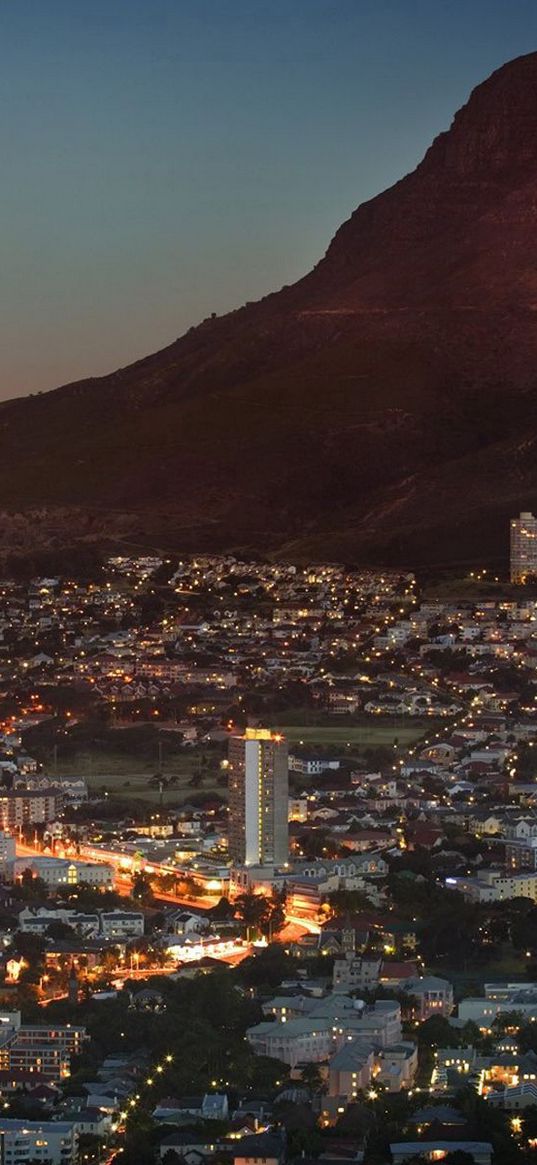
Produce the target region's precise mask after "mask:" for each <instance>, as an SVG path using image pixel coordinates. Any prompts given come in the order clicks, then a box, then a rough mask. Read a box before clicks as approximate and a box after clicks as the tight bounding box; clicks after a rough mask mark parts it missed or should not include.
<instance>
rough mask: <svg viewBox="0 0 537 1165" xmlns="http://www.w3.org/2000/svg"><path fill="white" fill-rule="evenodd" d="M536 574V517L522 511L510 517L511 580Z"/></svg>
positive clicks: (520, 581) (518, 581) (523, 580)
mask: <svg viewBox="0 0 537 1165" xmlns="http://www.w3.org/2000/svg"><path fill="white" fill-rule="evenodd" d="M533 575H535V576H537V518H534V516H533V514H530V513H526V512H523V513H521V515H520V517H519V518H512V519H511V582H513V583H523V582H525V581H526V579H527V578H529V577H532V576H533Z"/></svg>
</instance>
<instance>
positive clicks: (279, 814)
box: [229, 728, 289, 866]
mask: <svg viewBox="0 0 537 1165" xmlns="http://www.w3.org/2000/svg"><path fill="white" fill-rule="evenodd" d="M288 797H289V770H288V754H287V743H286V741H285V740H284V739H283V737H281V736H279V735H276V734H273V733H272V732H270V731H269V730H268V729H266V728H247V729H246V730H245V733H244V735H243V736H232V737H231V740H230V743H229V853H230V857H231V859H232V861H233V862H234V863H235V864H237V865H242V866H273V865H274V866H279V865H283V864H284V863H285V862H286V861H287V858H288V853H289V836H288V823H287V822H288Z"/></svg>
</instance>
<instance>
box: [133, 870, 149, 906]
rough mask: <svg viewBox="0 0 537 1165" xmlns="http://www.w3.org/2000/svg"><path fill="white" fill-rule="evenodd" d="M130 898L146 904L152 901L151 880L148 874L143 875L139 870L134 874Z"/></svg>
mask: <svg viewBox="0 0 537 1165" xmlns="http://www.w3.org/2000/svg"><path fill="white" fill-rule="evenodd" d="M131 896H132V897H133V898H134V899H135V901H136V902H144V903H148V902H152V901H153V889H152V886H151V879H150V878H149V875H148V874H146V873H144V871H143V870H140V871H139V873H137V874H135V875H134V878H133V879H132V890H131Z"/></svg>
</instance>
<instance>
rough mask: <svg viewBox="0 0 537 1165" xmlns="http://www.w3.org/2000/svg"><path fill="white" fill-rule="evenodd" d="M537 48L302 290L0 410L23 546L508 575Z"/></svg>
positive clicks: (535, 472)
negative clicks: (155, 550) (461, 567)
mask: <svg viewBox="0 0 537 1165" xmlns="http://www.w3.org/2000/svg"><path fill="white" fill-rule="evenodd" d="M536 388H537V53H531V54H529V55H528V56H524V57H520V58H518V59H516V60H514V61H511V62H509V63H508V64H506V65H504V66H503V67H502V68H500V69H498V70H497V71H496V72H495V73H493V74H492V76H491V77H490V78H489V79H488V80H487V81H485V82H484V83H483V84H481V85H479V86H478V87H477V88H476V89H475V90H474V92H473V93H472V94H471V96H470V99H469V101H468V103H467V104H466V105H465V106H464V108H462V109H461V110H460V111H459V112H458V113H457V114H456V116H455V118H454V121H453V123H452V125H451V127H450V129H449V130H448V131H447V132H446V133H442V134H441V135H440V136H439V137H438V138H436V140H435V141H434V142H433V144H432V146H431V147H430V149H429V150H428V152H427V153H426V155H425V157H424V159H423V161H422V162H421V163H420V165H419V166H418V167H417V169H416V170H414V172H413V173H411V174H409V175H407V176H406V177H405V178H403V179H402V180H401V181H400V182H398V183H396V185H395V186H393V187H392V188H391V189H389V190H387V191H385V192H384V193H383V194H380V195H379V196H378V197H376V198H373V199H372V200H371V201H369V202H366V203H364V204H363V205H362V206H360V207H359V208H358V209H357V210H356V211H355V212H354V214H353V215H352V216H351V218H350V219H349V220H348V221H347V222H346V223H344V224H343V226H341V227H340V229H339V230H338V231H337V233H336V235H335V237H334V239H333V240H332V242H331V244H330V246H329V248H328V250H327V252H326V254H325V256H324V258H323V259H322V260H321V261H320V262H319V263H318V264H317V266H316V267H315V268H314V270H313V271H311V272H310V273H309V274H308V275H306V276H305V277H304V278H303V279H301V280H300V281H299V282H298V283H296V284H294V285H293V286H292V287H285V288H283V289H282V290H281V291H279V292H277V293H275V294H273V295H269V296H266V297H265V298H264V299H262V300H261V301H260V302H258V303H252V304H247V305H246V306H245V307H243V308H241V309H240V310H238V311H234V312H231V313H229V314H228V315H226V316H223V317H221V318H214V319H209V320H205V321H204V322H203V323H202V324H201V325H200V326H199V327H197V328H191V329H190V331H189V332H187V333H186V335H184V336H182V337H181V338H180V339H178V340H177V341H175V343H173V344H171V345H170V346H169V347H168V348H166V349H164V350H163V351H161V352H158V353H156V354H155V355H152V356H149V357H148V358H147V359H144V360H141V361H138V362H137V363H136V364H133V365H131V366H130V367H128V368H125V369H122V370H120V371H118V372H115V373H113V374H112V375H110V376H106V377H103V378H101V379H98V380H85V381H81V382H79V383H77V384H70V385H67V386H65V387H63V388H60V389H57V390H55V391H53V392H50V393H46V394H42V395H41V394H40V395H38V396H34V397H30V398H23V399H19V400H14V401H9V402H6V403H4V404H3V405H1V406H0V497H1V498H2V499H3V503H2V510H3V511H4V512H3V514H2V523H1V530H2V534H1V535H0V538H1V539H3V543H4V546H11V547H13V546H20V547H25V546H28V545H35V543H36V541H37V542H38V543H39V542H41V543H42V544H55V543H58V542H59V543H61V542H62V541H63V542H66V541H68V540H69V539H72V538H73V537H77V538H81V539H84V540H87V541H92V540H94V541H105V542H106V544H107V545H110V546H111V545H114V546H118V547H121V546H125V547H129V548H134V547H136V546H148V547H149V546H155V547H161V548H172V547H175V548H182V549H184V550H185V551H188V550H201V549H226V550H242V551H246V550H247V551H248V552H252V551H255V552H257V553H260V554H275V555H278V554H279V555H281V556H291V557H293V556H294V557H304V556H310V557H312V558H328V559H335V558H342V559H344V560H346V561H353V562H360V561H379V562H385V563H386V564H389V563H395V562H398V563H403V564H406V565H408V566H412V565H413V564H415V563H416V564H422V563H428V564H430V565H434V564H439V565H440V564H441V565H449V564H456V563H462V562H466V561H469V562H470V561H471V562H478V561H485V560H487V561H491V562H496V561H501V560H502V557H505V554H506V547H507V531H508V526H507V520H508V517H509V516H510V515H511V514H513V513H515V512H516V511H517V510H519V509H521V508H522V509H531V508H532V506H533V507H537V456H536V453H537V392H536Z"/></svg>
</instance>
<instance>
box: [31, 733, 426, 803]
mask: <svg viewBox="0 0 537 1165" xmlns="http://www.w3.org/2000/svg"><path fill="white" fill-rule="evenodd" d="M287 718H288V717H286V716H285V715H284V716H282V720H286V719H287ZM289 718H290V719H298V717H297V715H296V713H295V714H293V713H291V715H290V716H289ZM308 718H309V719H310V720H311V718H313V717H312V716H311V713H310V717H304V719H308ZM318 719H319V720H321V723H317V724H312V723H311V722H310V723H295V724H285V723H282V722H278V723H277V724H273V728H274V730H275V731H281V732H282V733H283V734H284V735H285V736H286V738H287V740H288V741H289V743H290V745H293V744H296V743H299V742H303V743H304V745H306V746H312V747H315V746H324V747H325V748H329V749H330V748H333V749H334V751H336V752H337V753H338V754H340V755H344V756H345V757H346V758H348V760H349V761H351V762H353V761H359V760H360V757H361V756H362V755H363V753H364V752H365V751H366V750H367V749H373V748H379V747H385V748H391V747H392V746H393V744H394V741H395V740H397V742H398V745H399V748H400V749H405V748H407V747H409V746H410V745H411V744H413V743H414V741H416V740H419V738H420V737H424V736H426V735H427V734H428V733H432V732H433V731H434V730H435V724H434V722H433V721H430V720H410V719H408V718H406V717H405V718H404V719H403V718H398V719H397V720H394V719H393V718H392V717H389V718H387V719H383V718H382V719H381V718H380V717H373V716H364V715H361V716H356V717H354V718H353V723H349V722H347V723H346V724H344V725H343V724H334V722H333V719H331V722H330V723H329V724H327V723H326V722H324V721H326V717H325V716H323V715H322V714H321V715H320V716H318ZM167 749H168V755H167ZM170 753H171V754H170ZM224 756H225V748H224V747H222V748H221V749H218V750H215V749H213V750H205V751H204V750H203V749H192V750H190V749H188V750H178V749H177V748H174V747H173V745H166V744H164V746H163V750H162V761H163V773H164V778H165V779H170V778H172V783H170V784H168V785H167V786H166V787H165V789H164V792H163V804H164V806H165V807H166V806H167V807H168V808H173V807H175V806H178V805H181V804H183V803H184V802H185V801H188V800H190V798H191V797H192V796H193V795H195V794H199V793H218V794H219V795H220V796H223V797H225V796H226V788H225V785H224V786H222V785H221V784H219V783H218V778H219V776H220V770H219V767H218V766H219V761H220V760H221V759H222V757H224ZM42 759H43V761H44V763H45V771H46V772H47V775H48V776H50V777H52V778H54V777H73V776H77V777H83V778H84V780H86V781H87V783H88V786H89V788H90V789H92V790H94V791H96V792H102V793H104V792H107V793H108V795H109V796H110V797H118V798H121V799H122V800H127V801H128V800H129V798H132V799H133V800H138V801H147V802H148V804H152V805H159V804H160V792H159V789H158V786H156V785H153V784H151V783H150V782H151V779H152V778H153V777H155V775H156V774H157V773H158V772H159V770H160V759H161V758H160V757H159V751H158V742H155V744H154V746H153V744H152V745H151V748H150V749H149V750H148V749H147V748H146V749H144V750H137V749H136V748H130V749H128V750H126V749H124V748H123V749H120V748H117V749H116V748H115V747H114V740H113V739H112V740H111V741H107V743H106V746H102V745H101V746H100V747H95V748H92V747H85V748H84V747H80V748H79V749H78V750H76V751H75V752H73V751H70V753H69V755H64V756H62V750H61V747H60V748H59V749H58V755H57V756H56V757H54V756H53V754H52V752H47V754H46V756H45V755H43V756H42ZM191 782H192V783H191Z"/></svg>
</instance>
